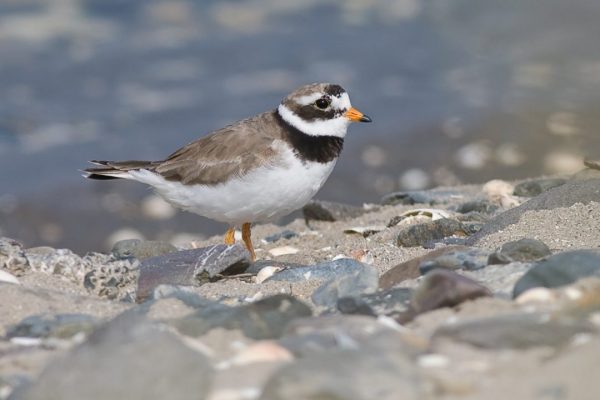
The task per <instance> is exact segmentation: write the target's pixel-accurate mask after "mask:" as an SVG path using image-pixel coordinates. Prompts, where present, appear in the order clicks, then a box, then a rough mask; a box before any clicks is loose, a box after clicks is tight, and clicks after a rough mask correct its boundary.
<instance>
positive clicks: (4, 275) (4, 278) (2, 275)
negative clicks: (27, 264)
mask: <svg viewBox="0 0 600 400" xmlns="http://www.w3.org/2000/svg"><path fill="white" fill-rule="evenodd" d="M0 282H4V283H12V284H14V285H19V284H21V282H19V279H17V277H16V276H14V275H13V274H10V273H8V272H6V271H2V270H1V269H0Z"/></svg>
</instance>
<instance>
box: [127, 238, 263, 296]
mask: <svg viewBox="0 0 600 400" xmlns="http://www.w3.org/2000/svg"><path fill="white" fill-rule="evenodd" d="M250 262H251V260H250V254H249V253H248V250H246V248H245V247H244V246H242V245H241V244H234V245H232V246H227V245H225V244H218V245H213V246H209V247H203V248H200V249H193V250H183V251H177V252H174V253H169V254H165V255H162V256H157V257H151V258H147V259H145V260H144V261H142V263H141V265H140V276H139V280H138V288H137V299H136V300H137V301H138V302H142V301H144V300H145V299H146V298H147V297H148V296H149V295H150V294H151V293H152V290H153V289H154V288H155V287H157V286H158V285H165V284H166V285H188V286H200V285H202V284H204V283H206V282H209V281H211V280H216V279H218V275H234V274H238V273H241V272H244V271H245V270H246V268H248V266H249V265H250Z"/></svg>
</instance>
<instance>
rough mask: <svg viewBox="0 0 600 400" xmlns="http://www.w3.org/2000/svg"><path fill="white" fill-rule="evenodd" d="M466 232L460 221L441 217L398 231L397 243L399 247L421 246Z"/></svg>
mask: <svg viewBox="0 0 600 400" xmlns="http://www.w3.org/2000/svg"><path fill="white" fill-rule="evenodd" d="M466 234H467V233H466V231H465V227H464V226H463V225H462V223H460V222H458V221H456V220H453V219H449V218H442V219H438V220H435V221H432V222H428V223H425V224H418V225H412V226H409V227H407V228H404V229H403V230H401V231H400V233H398V237H397V239H396V242H397V245H398V246H401V247H416V246H423V245H425V244H427V243H430V242H434V241H439V240H441V239H444V238H447V237H449V236H455V235H458V236H465V235H466Z"/></svg>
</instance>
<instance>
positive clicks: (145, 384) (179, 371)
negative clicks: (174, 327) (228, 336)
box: [11, 313, 213, 400]
mask: <svg viewBox="0 0 600 400" xmlns="http://www.w3.org/2000/svg"><path fill="white" fill-rule="evenodd" d="M212 375H213V371H212V368H211V365H210V362H209V360H208V359H207V358H206V357H205V356H204V355H202V354H200V353H199V352H197V351H194V350H192V349H191V348H190V347H188V346H186V345H184V344H183V343H181V341H180V340H179V339H178V338H177V337H176V336H175V335H173V334H172V333H169V332H168V331H167V330H165V329H164V328H161V327H158V326H156V325H154V324H150V323H149V322H147V321H146V320H145V319H143V318H141V317H139V316H135V315H133V314H132V313H124V314H122V315H120V316H119V317H117V318H116V319H114V320H112V321H110V322H109V323H107V324H105V325H104V326H102V327H100V328H98V329H97V330H95V331H94V332H93V333H92V334H91V335H90V336H89V338H88V340H87V341H85V342H84V343H83V344H81V345H80V346H78V347H76V348H75V349H73V350H72V351H70V352H69V353H67V354H66V355H65V356H64V357H60V358H57V359H55V360H54V361H53V362H52V363H50V364H49V366H48V367H47V368H46V369H45V370H44V371H43V372H42V373H41V375H40V377H39V378H38V379H37V380H36V381H35V382H34V383H33V384H31V386H26V387H24V388H20V389H17V391H16V393H14V394H13V396H12V397H11V399H14V400H59V399H60V400H79V399H86V400H105V399H129V400H153V399H171V400H183V399H189V398H190V393H193V398H195V399H205V398H206V397H207V395H208V392H209V390H210V385H211V381H212Z"/></svg>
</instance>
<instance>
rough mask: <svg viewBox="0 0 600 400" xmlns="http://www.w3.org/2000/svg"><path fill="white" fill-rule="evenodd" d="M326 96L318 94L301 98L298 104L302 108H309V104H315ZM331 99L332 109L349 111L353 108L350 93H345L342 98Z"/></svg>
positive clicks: (334, 97)
mask: <svg viewBox="0 0 600 400" xmlns="http://www.w3.org/2000/svg"><path fill="white" fill-rule="evenodd" d="M324 95H325V93H321V92H317V93H313V94H309V95H306V96H300V97H298V98H297V99H296V103H298V104H299V105H301V106H308V105H309V104H313V103H314V102H315V101H317V100H319V99H320V98H321V97H323V96H324ZM329 97H330V98H331V107H333V108H334V109H335V110H348V109H349V108H350V107H352V105H351V104H350V97H349V96H348V93H345V92H344V93H342V94H341V95H340V97H337V96H329Z"/></svg>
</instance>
